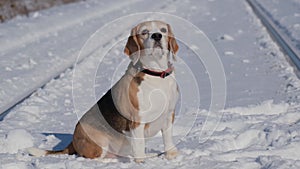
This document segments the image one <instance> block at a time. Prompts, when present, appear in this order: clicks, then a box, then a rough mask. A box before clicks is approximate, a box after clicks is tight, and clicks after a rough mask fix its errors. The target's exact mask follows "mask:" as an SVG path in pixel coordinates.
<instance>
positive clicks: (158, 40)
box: [124, 21, 178, 69]
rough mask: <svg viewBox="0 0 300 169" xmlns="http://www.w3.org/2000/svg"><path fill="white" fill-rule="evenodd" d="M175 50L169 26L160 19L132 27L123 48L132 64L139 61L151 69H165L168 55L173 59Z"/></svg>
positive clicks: (174, 42)
mask: <svg viewBox="0 0 300 169" xmlns="http://www.w3.org/2000/svg"><path fill="white" fill-rule="evenodd" d="M177 51H178V45H177V42H176V40H175V38H174V34H173V32H172V29H171V27H170V25H169V24H166V23H164V22H162V21H146V22H142V23H140V24H138V25H137V26H135V27H134V28H132V30H131V35H130V37H129V38H128V40H127V44H126V47H125V50H124V52H125V54H127V55H128V56H130V58H131V60H132V62H133V64H136V63H137V62H138V61H140V62H141V64H142V65H143V66H146V67H147V68H153V69H165V67H166V66H167V64H168V62H169V59H170V55H173V58H174V60H175V56H176V53H177Z"/></svg>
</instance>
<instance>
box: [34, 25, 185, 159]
mask: <svg viewBox="0 0 300 169" xmlns="http://www.w3.org/2000/svg"><path fill="white" fill-rule="evenodd" d="M177 51H178V45H177V42H176V40H175V38H174V34H173V32H172V29H171V27H170V25H169V24H167V23H164V22H162V21H146V22H143V23H140V24H138V25H137V26H135V27H134V28H133V29H132V30H131V35H130V36H129V38H128V40H127V43H126V47H125V50H124V52H125V54H126V55H128V56H129V58H130V59H131V62H130V64H129V66H128V68H127V70H126V73H125V74H124V75H123V76H122V78H121V79H120V80H119V81H118V82H117V83H116V84H115V85H114V86H113V87H112V88H111V89H110V90H109V91H108V92H107V93H106V94H105V95H104V96H103V97H102V98H101V99H100V100H99V101H98V102H97V103H96V104H95V105H94V106H93V107H92V108H91V109H90V110H89V111H87V112H86V113H85V114H84V115H83V117H82V118H81V119H80V120H79V122H78V123H77V125H76V128H75V131H74V135H73V140H72V142H71V143H70V144H69V146H67V147H66V148H65V149H64V150H60V151H50V150H39V149H36V148H30V149H29V150H28V151H29V153H30V154H31V155H35V156H42V155H49V154H78V155H79V156H83V157H86V158H104V157H111V156H112V155H113V154H115V155H117V156H131V157H133V158H134V160H135V161H136V162H143V161H144V159H145V157H147V155H146V153H145V141H146V139H147V138H149V137H153V136H154V135H156V134H157V133H158V132H159V131H161V132H162V137H163V143H164V150H165V157H166V158H167V159H172V158H174V157H176V155H177V153H178V152H177V149H176V147H175V145H174V143H173V141H172V126H173V123H174V117H175V106H176V102H177V100H178V97H179V90H178V86H177V83H176V80H175V75H174V67H173V66H172V64H171V61H172V60H174V61H175V60H176V58H175V56H176V53H177Z"/></svg>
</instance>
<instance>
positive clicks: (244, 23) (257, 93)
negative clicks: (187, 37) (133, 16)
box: [0, 0, 300, 169]
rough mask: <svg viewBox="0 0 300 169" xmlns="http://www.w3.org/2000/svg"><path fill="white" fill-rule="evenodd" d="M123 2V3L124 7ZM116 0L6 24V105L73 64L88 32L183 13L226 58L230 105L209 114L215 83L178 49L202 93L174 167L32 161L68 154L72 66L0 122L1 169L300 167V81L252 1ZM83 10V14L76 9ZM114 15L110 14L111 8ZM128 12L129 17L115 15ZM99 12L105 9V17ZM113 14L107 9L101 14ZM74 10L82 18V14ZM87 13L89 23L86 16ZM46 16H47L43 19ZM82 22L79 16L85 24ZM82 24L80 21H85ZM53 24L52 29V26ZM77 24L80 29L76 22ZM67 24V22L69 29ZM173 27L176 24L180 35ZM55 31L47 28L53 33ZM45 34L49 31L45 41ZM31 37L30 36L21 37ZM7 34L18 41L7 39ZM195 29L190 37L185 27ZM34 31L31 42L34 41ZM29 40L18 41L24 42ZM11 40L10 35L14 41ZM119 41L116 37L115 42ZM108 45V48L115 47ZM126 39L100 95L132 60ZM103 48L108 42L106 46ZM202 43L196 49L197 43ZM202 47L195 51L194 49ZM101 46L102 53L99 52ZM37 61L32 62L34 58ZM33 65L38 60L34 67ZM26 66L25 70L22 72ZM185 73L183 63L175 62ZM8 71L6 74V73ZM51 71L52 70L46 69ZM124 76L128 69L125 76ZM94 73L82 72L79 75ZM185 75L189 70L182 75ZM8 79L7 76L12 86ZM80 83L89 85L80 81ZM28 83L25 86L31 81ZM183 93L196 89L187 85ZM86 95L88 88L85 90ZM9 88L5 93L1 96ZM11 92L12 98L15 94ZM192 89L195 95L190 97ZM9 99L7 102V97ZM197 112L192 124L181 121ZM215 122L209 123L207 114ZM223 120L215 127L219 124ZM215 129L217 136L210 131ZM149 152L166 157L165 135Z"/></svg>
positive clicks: (101, 74)
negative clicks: (46, 152) (41, 153)
mask: <svg viewBox="0 0 300 169" xmlns="http://www.w3.org/2000/svg"><path fill="white" fill-rule="evenodd" d="M122 2H123V1H122ZM122 2H121V1H120V2H118V5H119V6H120V5H121V7H119V8H118V7H115V4H114V3H117V2H109V3H106V4H105V5H104V4H102V3H101V2H99V1H98V2H97V1H95V2H94V1H89V2H85V3H79V4H72V5H67V6H62V7H58V8H54V9H51V10H46V11H43V12H40V13H38V14H37V15H36V16H31V17H29V18H18V19H15V20H12V21H11V22H8V23H5V24H3V25H1V27H3V28H6V29H1V37H3V38H1V43H3V44H4V42H5V41H6V42H11V43H10V44H9V43H6V42H5V44H4V47H3V48H2V47H1V49H0V50H1V57H3V58H4V59H5V61H4V59H3V61H1V62H0V64H1V66H0V69H1V74H0V76H1V79H7V80H8V81H7V80H4V82H3V81H1V84H0V86H1V89H2V88H3V89H4V90H1V92H2V93H4V94H5V95H3V94H2V93H1V97H2V96H3V97H2V100H1V99H0V101H1V104H0V105H2V103H4V102H5V101H6V100H8V99H7V98H14V97H15V96H16V95H15V94H19V93H22V92H23V91H24V90H26V89H28V86H30V84H32V83H34V84H36V83H37V82H38V81H40V79H44V78H45V76H46V75H47V74H53V72H55V70H57V69H58V68H56V67H57V66H58V67H59V66H61V67H65V65H68V64H71V63H72V61H73V62H74V59H76V53H77V52H78V50H79V49H80V47H81V46H82V45H83V44H84V42H85V40H87V39H88V38H89V36H90V35H91V34H92V33H93V32H94V31H96V30H97V29H98V28H100V27H101V26H102V25H103V24H104V23H106V22H108V21H110V20H113V19H116V18H117V17H119V16H122V15H125V14H130V13H134V12H138V11H144V10H145V9H147V10H148V11H160V12H168V13H171V14H174V15H178V16H180V17H183V18H185V19H187V20H189V21H190V22H192V23H193V24H195V25H196V26H197V27H199V28H200V29H201V30H203V32H205V33H206V34H207V35H208V37H209V38H210V39H211V40H212V42H213V44H214V45H215V47H216V49H217V50H218V52H219V53H220V57H221V60H222V63H223V65H224V69H225V74H226V79H227V100H226V107H225V108H224V110H222V111H219V112H209V111H208V107H209V104H210V97H211V96H210V91H211V89H210V83H209V77H208V75H207V73H206V72H205V67H204V66H203V65H201V64H195V63H196V62H195V60H193V58H194V57H195V54H194V53H193V51H192V50H191V49H190V48H189V47H187V46H184V44H183V43H181V44H180V51H179V54H178V57H180V58H181V59H182V60H183V61H184V62H185V63H186V64H187V65H188V66H189V67H190V68H191V70H193V73H194V74H195V77H196V78H197V79H196V80H197V82H198V83H199V92H200V96H201V97H200V112H198V114H197V111H195V109H197V108H198V107H187V106H186V105H184V104H183V105H182V107H181V110H182V111H181V112H180V114H178V115H177V116H176V120H175V127H176V130H174V137H175V138H180V139H177V140H178V144H177V147H178V149H179V150H180V155H179V156H178V157H177V158H176V159H174V160H171V161H168V160H166V159H165V158H164V157H163V156H160V157H155V158H149V159H147V160H146V162H145V163H144V164H135V163H134V162H133V161H131V160H128V159H120V160H119V161H118V162H109V161H108V163H104V162H103V161H97V160H90V159H84V158H81V157H77V156H75V155H72V156H69V155H58V156H47V157H39V158H36V157H31V156H29V155H28V154H27V153H26V151H25V150H24V149H25V148H27V147H31V146H35V147H39V148H42V149H56V150H57V149H61V148H63V147H64V146H66V145H67V144H68V143H69V142H70V141H71V139H72V132H73V130H74V127H75V124H76V122H77V120H78V119H77V114H75V112H74V106H73V104H74V103H73V98H72V78H73V77H72V73H73V72H72V70H70V69H68V70H66V71H65V72H64V73H62V74H60V75H59V76H58V77H57V78H56V79H53V80H51V81H50V82H49V83H47V84H46V86H44V87H43V88H41V89H38V91H36V92H34V93H33V94H32V95H31V96H30V97H29V98H28V99H26V100H24V102H22V103H21V104H19V105H17V106H16V107H14V108H13V109H12V110H10V111H9V114H8V115H7V116H5V117H4V119H3V120H2V121H0V159H1V160H0V167H2V168H3V169H6V168H21V169H23V168H68V169H71V168H72V169H76V168H78V169H79V168H80V169H81V168H141V167H143V168H156V167H157V166H163V167H164V168H216V169H220V168H224V169H225V168H226V169H228V168H244V169H247V168H249V169H252V168H295V169H296V168H299V167H300V160H299V159H300V154H299V153H298V152H299V151H300V115H299V110H300V108H299V104H300V101H299V93H300V91H299V88H300V82H299V80H298V79H297V78H296V76H295V74H294V73H293V70H292V68H291V67H290V66H289V64H288V63H287V62H286V60H285V58H284V55H283V54H282V53H281V52H280V50H279V49H278V47H277V46H276V44H275V43H274V42H273V41H272V40H271V38H270V37H269V35H268V34H267V32H266V31H265V29H264V28H263V27H262V25H261V23H260V22H259V21H258V20H257V18H256V16H255V15H254V14H253V12H252V11H251V9H250V8H249V6H248V5H247V3H245V2H243V1H236V0H226V1H185V3H181V2H177V1H175V2H174V1H168V2H166V3H165V4H162V3H161V1H154V2H153V1H151V2H150V1H146V2H132V3H131V4H130V5H129V4H126V3H128V2H123V7H122ZM79 9H80V10H79ZM109 9H112V10H111V11H110V10H109ZM120 9H122V13H121V12H120V13H116V12H115V11H119V10H120ZM98 11H99V12H98ZM101 11H107V13H101ZM75 14H76V15H75ZM85 16H87V17H85ZM44 17H47V20H45V19H44ZM78 18H79V19H78ZM81 20H83V21H82V22H81ZM49 23H51V24H53V25H54V26H53V27H54V30H57V31H54V33H53V32H52V31H51V29H52V28H49ZM70 23H73V24H70ZM66 25H68V26H66ZM127 26H130V27H131V26H132V24H128V25H125V28H121V27H120V28H118V29H117V28H115V29H112V30H111V32H109V33H111V34H115V35H116V36H117V35H119V34H120V33H119V32H118V31H119V30H123V32H121V33H122V34H125V35H128V34H129V31H130V27H128V28H127ZM176 26H180V25H172V27H173V28H174V31H175V36H176ZM47 30H48V31H47ZM43 31H46V32H47V34H45V35H44V33H43ZM25 32H27V33H28V34H27V36H21V35H23V34H25ZM8 33H10V34H11V35H10V36H9V35H8ZM187 33H188V31H187ZM30 34H32V35H37V36H33V38H31V37H30V36H29V35H30ZM19 36H21V37H24V38H22V39H23V40H22V39H20V40H19V39H18V37H19ZM10 38H11V39H10ZM113 41H114V40H113ZM111 43H112V42H111V41H108V42H107V44H111ZM124 43H125V41H122V43H120V44H119V45H117V46H115V47H114V48H113V49H112V50H111V53H112V55H110V56H111V57H109V58H105V59H104V60H103V62H102V65H101V66H100V68H99V71H98V72H97V75H96V82H97V84H96V88H97V93H99V95H100V96H101V95H102V94H103V93H104V92H105V91H106V90H108V89H109V87H110V85H111V84H110V82H111V81H113V80H114V79H112V78H113V76H112V75H113V74H114V73H115V71H116V68H119V67H121V66H120V65H121V63H122V64H125V65H126V63H128V61H129V59H128V58H127V57H125V56H124V55H123V54H122V50H123V47H124ZM107 44H105V45H107ZM195 45H197V44H195ZM196 47H197V46H195V48H196ZM101 49H102V46H100V47H99V48H97V50H98V51H101ZM30 60H31V61H30ZM96 61H97V57H96V56H93V55H92V56H91V57H87V58H86V59H84V60H83V61H82V62H81V63H80V64H79V65H78V66H79V67H82V68H88V67H91V66H95V62H96ZM29 63H31V64H29ZM24 65H25V66H24ZM177 66H178V67H180V66H181V63H180V62H179V63H177ZM2 69H5V70H2ZM47 71H48V73H47ZM119 71H120V72H119V73H122V71H124V70H119ZM85 75H86V76H88V75H89V72H82V76H83V77H84V76H85ZM177 75H178V79H184V78H183V77H184V76H185V74H184V72H183V73H182V72H181V73H178V74H177ZM9 79H10V80H9ZM82 80H83V81H84V80H85V79H82ZM25 81H27V83H25ZM183 84H184V85H182V86H181V91H184V90H183V89H190V86H189V82H185V83H183ZM86 90H89V89H85V88H83V89H82V92H85V91H86ZM3 91H4V92H3ZM10 92H11V93H10ZM189 92H193V91H189ZM8 96H9V97H8ZM188 114H194V115H197V118H196V119H195V123H194V124H193V128H192V129H191V131H190V132H189V133H188V134H187V135H186V136H185V135H179V133H181V132H180V131H181V130H189V128H188V126H189V125H190V124H192V123H193V121H182V119H184V118H183V116H185V115H188ZM208 117H209V118H208ZM216 124H218V125H217V126H216ZM212 130H213V132H212ZM148 146H149V147H150V148H148V149H147V151H148V152H157V151H161V150H162V148H163V144H162V139H161V138H160V137H154V138H153V139H152V140H151V142H150V143H148Z"/></svg>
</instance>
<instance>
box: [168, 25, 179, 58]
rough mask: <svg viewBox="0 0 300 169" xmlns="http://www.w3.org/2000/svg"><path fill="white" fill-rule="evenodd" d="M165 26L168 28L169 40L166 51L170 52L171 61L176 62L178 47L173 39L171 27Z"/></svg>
mask: <svg viewBox="0 0 300 169" xmlns="http://www.w3.org/2000/svg"><path fill="white" fill-rule="evenodd" d="M167 26H168V32H169V33H168V38H169V40H168V49H169V51H170V52H172V54H173V59H174V60H176V53H177V51H178V48H179V47H178V44H177V42H176V39H175V37H174V34H173V31H172V29H171V26H170V25H169V24H167Z"/></svg>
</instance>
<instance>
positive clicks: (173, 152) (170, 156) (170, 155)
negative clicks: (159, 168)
mask: <svg viewBox="0 0 300 169" xmlns="http://www.w3.org/2000/svg"><path fill="white" fill-rule="evenodd" d="M178 154H179V152H178V150H177V148H176V147H175V148H173V149H171V150H168V151H167V152H166V154H165V155H166V159H168V160H172V159H174V158H175V157H176V156H177V155H178Z"/></svg>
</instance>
